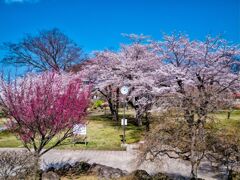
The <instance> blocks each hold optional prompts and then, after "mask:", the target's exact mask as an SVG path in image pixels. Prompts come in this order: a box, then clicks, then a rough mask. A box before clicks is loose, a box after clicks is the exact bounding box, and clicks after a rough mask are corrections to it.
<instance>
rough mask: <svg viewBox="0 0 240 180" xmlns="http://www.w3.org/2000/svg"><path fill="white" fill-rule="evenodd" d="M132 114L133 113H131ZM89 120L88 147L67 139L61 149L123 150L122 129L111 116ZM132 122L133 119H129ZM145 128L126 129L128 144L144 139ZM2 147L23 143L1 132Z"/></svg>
mask: <svg viewBox="0 0 240 180" xmlns="http://www.w3.org/2000/svg"><path fill="white" fill-rule="evenodd" d="M129 114H131V112H130V113H129ZM129 114H128V116H129ZM87 119H88V120H89V124H88V126H87V137H88V142H89V143H88V145H87V146H85V145H84V144H75V145H73V143H72V139H70V138H69V139H67V140H66V141H64V142H63V144H62V145H61V146H59V147H58V148H60V149H69V148H71V149H98V150H122V148H121V138H120V135H121V134H122V127H121V126H120V125H119V123H118V124H117V123H116V122H115V121H113V120H112V119H111V117H110V116H105V115H104V114H103V113H94V114H90V115H89V116H88V117H87ZM128 119H130V121H131V120H132V117H128ZM143 134H144V127H137V126H135V125H133V124H132V123H131V122H129V123H128V126H127V127H126V140H127V143H134V142H137V141H139V140H141V138H143ZM0 147H22V145H21V142H20V141H19V140H18V139H17V138H16V137H15V136H14V135H13V134H11V133H9V132H6V131H4V132H0Z"/></svg>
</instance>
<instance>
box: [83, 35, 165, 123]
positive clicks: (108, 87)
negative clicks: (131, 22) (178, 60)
mask: <svg viewBox="0 0 240 180" xmlns="http://www.w3.org/2000/svg"><path fill="white" fill-rule="evenodd" d="M125 36H127V37H128V38H129V39H130V40H131V44H129V45H124V44H123V45H121V48H120V49H119V50H118V51H116V52H114V51H109V50H107V51H102V52H98V53H97V54H96V57H95V59H94V60H93V63H91V64H90V66H88V67H86V68H85V69H87V72H86V73H87V74H88V75H89V76H88V77H89V80H91V82H94V83H93V84H94V86H95V88H96V89H97V90H98V91H99V92H100V93H101V94H102V95H103V96H104V97H105V98H106V100H107V101H108V104H109V107H110V110H111V112H112V114H113V116H114V117H115V119H116V120H117V119H118V106H119V98H121V96H120V94H119V88H120V87H121V86H123V85H127V86H129V87H130V93H129V94H128V95H127V101H128V103H129V104H130V105H131V106H132V107H133V108H134V109H135V111H136V123H137V124H138V125H142V118H143V116H144V115H145V117H146V120H147V122H148V116H149V111H150V110H151V109H152V106H153V104H154V103H155V101H156V99H157V97H159V95H162V93H163V92H165V91H166V90H167V89H169V87H166V83H165V81H166V77H167V76H168V75H169V73H167V72H165V71H168V70H169V68H167V67H168V65H164V64H163V63H162V61H161V57H160V56H158V55H157V54H156V53H155V49H154V48H153V47H154V46H153V45H152V44H151V43H149V42H148V37H146V36H143V35H134V34H131V35H125ZM89 69H90V71H89Z"/></svg>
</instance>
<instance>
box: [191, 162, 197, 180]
mask: <svg viewBox="0 0 240 180" xmlns="http://www.w3.org/2000/svg"><path fill="white" fill-rule="evenodd" d="M191 166H192V167H191V168H192V169H191V179H197V170H198V165H197V163H196V162H192V163H191Z"/></svg>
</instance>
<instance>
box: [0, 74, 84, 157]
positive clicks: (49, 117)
mask: <svg viewBox="0 0 240 180" xmlns="http://www.w3.org/2000/svg"><path fill="white" fill-rule="evenodd" d="M1 85H2V89H1V103H2V105H3V107H4V109H5V111H6V112H7V113H8V115H9V121H8V122H7V126H8V128H9V130H11V131H12V132H13V133H14V134H15V135H16V136H17V137H18V138H19V139H20V140H21V141H22V143H23V145H24V147H25V148H27V149H28V150H29V151H31V150H32V149H33V151H34V155H35V156H36V157H37V158H39V157H40V156H41V155H43V154H44V153H46V152H48V151H49V150H51V149H53V148H54V147H56V146H58V145H60V144H61V143H62V142H63V141H64V140H66V139H67V138H69V137H71V136H72V135H73V125H74V124H79V123H80V124H83V123H85V121H84V118H85V116H86V114H87V107H88V104H89V87H87V86H84V85H83V83H82V80H81V78H80V77H79V76H74V75H71V74H66V73H62V74H61V75H60V74H58V73H56V72H44V73H42V74H39V75H33V74H31V75H27V76H26V77H24V78H21V79H17V80H15V81H14V82H5V81H4V80H2V82H1ZM53 139H54V141H53ZM50 142H51V143H50Z"/></svg>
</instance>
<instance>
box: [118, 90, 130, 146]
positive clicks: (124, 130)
mask: <svg viewBox="0 0 240 180" xmlns="http://www.w3.org/2000/svg"><path fill="white" fill-rule="evenodd" d="M120 92H121V93H122V95H124V96H126V95H127V94H128V92H129V88H128V87H127V86H123V87H121V89H120ZM126 105H127V102H126V97H125V98H124V104H123V106H124V107H123V119H122V121H121V125H122V127H123V139H122V142H123V144H125V143H126V127H125V126H126V125H127V119H126V115H125V111H126Z"/></svg>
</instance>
